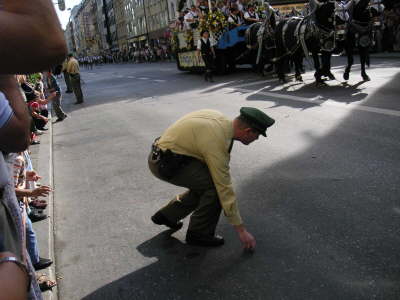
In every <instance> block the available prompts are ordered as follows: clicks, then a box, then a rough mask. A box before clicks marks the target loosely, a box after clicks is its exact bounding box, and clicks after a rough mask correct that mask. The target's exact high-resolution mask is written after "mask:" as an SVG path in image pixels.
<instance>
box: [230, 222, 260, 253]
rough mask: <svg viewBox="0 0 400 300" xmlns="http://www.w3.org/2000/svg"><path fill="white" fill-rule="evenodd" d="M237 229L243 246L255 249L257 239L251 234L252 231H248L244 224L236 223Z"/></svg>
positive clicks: (249, 249)
mask: <svg viewBox="0 0 400 300" xmlns="http://www.w3.org/2000/svg"><path fill="white" fill-rule="evenodd" d="M235 229H236V231H237V233H238V235H239V239H240V241H241V242H242V244H243V248H244V249H245V250H248V251H254V249H255V248H256V239H255V238H254V237H253V236H252V235H251V233H250V232H248V231H247V230H246V228H245V227H244V226H243V225H236V226H235Z"/></svg>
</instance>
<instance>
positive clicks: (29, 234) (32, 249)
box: [26, 216, 40, 265]
mask: <svg viewBox="0 0 400 300" xmlns="http://www.w3.org/2000/svg"><path fill="white" fill-rule="evenodd" d="M26 248H27V250H28V253H29V257H30V258H31V261H32V264H33V265H36V264H37V263H39V260H40V258H39V248H38V243H37V239H36V234H35V231H34V230H33V227H32V221H31V220H30V219H29V217H28V216H26Z"/></svg>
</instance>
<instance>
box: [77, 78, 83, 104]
mask: <svg viewBox="0 0 400 300" xmlns="http://www.w3.org/2000/svg"><path fill="white" fill-rule="evenodd" d="M76 77H77V79H76V91H77V95H76V96H77V97H76V98H77V100H78V102H83V93H82V87H81V75H79V74H78V75H77V76H76Z"/></svg>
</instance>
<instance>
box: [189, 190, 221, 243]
mask: <svg viewBox="0 0 400 300" xmlns="http://www.w3.org/2000/svg"><path fill="white" fill-rule="evenodd" d="M221 209H222V207H221V203H220V202H219V198H218V193H217V191H216V189H215V188H212V189H209V190H206V191H204V192H203V193H202V195H201V197H200V201H199V205H198V206H197V208H196V210H195V211H194V212H193V214H192V216H191V217H190V223H189V228H188V233H189V232H190V233H192V234H193V233H199V234H202V235H207V236H214V235H215V228H216V227H217V224H218V220H219V216H220V214H221Z"/></svg>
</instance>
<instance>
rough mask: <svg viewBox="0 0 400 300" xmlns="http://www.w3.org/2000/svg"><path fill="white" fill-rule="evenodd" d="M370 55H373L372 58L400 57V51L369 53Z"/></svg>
mask: <svg viewBox="0 0 400 300" xmlns="http://www.w3.org/2000/svg"><path fill="white" fill-rule="evenodd" d="M370 56H371V57H373V58H383V59H385V58H388V59H400V52H380V53H371V54H370Z"/></svg>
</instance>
